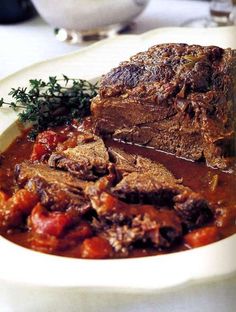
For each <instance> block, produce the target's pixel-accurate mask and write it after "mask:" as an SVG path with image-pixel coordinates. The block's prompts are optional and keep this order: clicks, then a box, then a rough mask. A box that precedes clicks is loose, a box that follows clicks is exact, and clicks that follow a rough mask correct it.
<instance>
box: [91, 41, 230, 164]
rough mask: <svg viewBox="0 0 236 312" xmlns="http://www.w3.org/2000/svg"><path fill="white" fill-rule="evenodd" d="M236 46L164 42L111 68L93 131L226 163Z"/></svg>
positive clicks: (96, 105) (104, 81)
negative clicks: (222, 47)
mask: <svg viewBox="0 0 236 312" xmlns="http://www.w3.org/2000/svg"><path fill="white" fill-rule="evenodd" d="M235 63H236V51H235V50H231V49H226V50H223V49H221V48H218V47H214V46H210V47H201V46H197V45H192V46H188V45H186V44H162V45H157V46H153V47H151V48H150V49H149V50H148V51H146V52H141V53H138V54H137V55H135V56H133V57H131V58H130V60H129V61H127V62H123V63H121V65H120V66H119V67H117V68H115V69H113V70H111V71H110V72H109V73H108V74H107V75H105V76H104V77H103V79H102V81H101V87H100V91H99V95H98V96H97V97H96V98H95V99H94V100H93V102H92V115H93V122H94V127H95V130H96V131H97V132H98V133H100V134H102V135H105V136H106V135H109V136H110V135H111V136H112V137H113V138H116V139H120V140H123V141H128V142H133V143H137V144H142V145H147V146H151V147H154V148H156V149H159V150H163V151H166V152H169V153H173V154H175V155H177V156H180V157H184V158H187V159H191V160H199V159H201V158H205V159H206V161H207V163H208V164H209V165H210V166H214V167H218V168H226V167H227V166H228V163H227V159H226V157H227V156H228V155H230V154H231V153H233V152H232V151H231V147H232V146H233V141H234V138H235V116H234V115H233V111H234V110H235V94H236V78H235V77H236V65H235Z"/></svg>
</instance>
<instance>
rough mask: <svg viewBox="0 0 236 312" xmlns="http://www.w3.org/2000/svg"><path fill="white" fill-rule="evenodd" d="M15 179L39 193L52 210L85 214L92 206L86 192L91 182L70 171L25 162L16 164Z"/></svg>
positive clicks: (43, 202)
mask: <svg viewBox="0 0 236 312" xmlns="http://www.w3.org/2000/svg"><path fill="white" fill-rule="evenodd" d="M15 179H16V182H17V184H18V185H19V186H20V187H25V188H26V189H28V190H30V191H33V192H35V193H37V194H38V195H39V197H40V201H41V203H42V204H43V205H44V206H45V207H47V208H49V209H50V210H59V211H65V210H71V211H72V210H73V211H75V212H76V213H78V214H84V213H85V212H87V211H88V209H89V207H90V203H89V200H88V199H87V198H86V196H85V194H84V189H85V187H87V186H88V184H89V183H90V182H86V181H83V180H79V179H77V178H76V177H74V176H73V175H71V174H70V173H68V172H63V171H58V170H55V169H51V168H49V167H48V166H47V165H45V164H32V163H29V162H23V163H22V164H20V165H16V168H15Z"/></svg>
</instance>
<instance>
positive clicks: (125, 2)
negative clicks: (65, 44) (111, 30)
mask: <svg viewBox="0 0 236 312" xmlns="http://www.w3.org/2000/svg"><path fill="white" fill-rule="evenodd" d="M32 2H33V3H34V5H35V7H36V9H37V10H38V12H39V13H40V15H41V16H42V17H43V18H44V19H45V20H46V21H47V22H48V23H49V24H51V25H52V26H54V27H56V28H65V29H68V30H77V31H88V30H93V29H97V28H103V27H106V26H109V25H113V24H123V25H128V24H129V23H130V21H132V20H133V19H134V18H135V17H136V16H138V15H139V14H140V13H141V12H142V11H143V10H144V9H145V7H146V5H147V3H148V2H149V0H119V1H114V0H67V1H57V0H50V1H48V0H32Z"/></svg>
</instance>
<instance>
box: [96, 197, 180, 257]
mask: <svg viewBox="0 0 236 312" xmlns="http://www.w3.org/2000/svg"><path fill="white" fill-rule="evenodd" d="M92 206H93V208H94V209H95V210H96V212H97V215H98V217H97V218H96V219H95V220H94V222H93V225H94V227H95V229H96V231H97V232H98V233H99V235H101V236H104V237H105V238H106V239H108V240H109V242H110V244H111V245H112V246H113V248H114V249H115V251H116V252H120V253H122V254H123V255H124V254H126V253H127V252H128V248H130V247H131V248H132V246H133V245H134V244H137V243H138V244H140V243H141V244H144V245H149V246H152V247H154V248H168V247H170V246H173V244H174V243H175V242H176V241H177V240H178V239H180V238H181V235H182V226H181V221H180V218H179V217H178V216H177V215H176V213H175V212H174V211H170V210H164V209H157V208H156V207H154V206H150V205H128V204H125V203H123V202H121V201H119V200H118V199H117V198H115V197H113V196H111V195H109V194H108V193H105V192H103V193H101V194H100V196H98V197H96V196H95V197H92Z"/></svg>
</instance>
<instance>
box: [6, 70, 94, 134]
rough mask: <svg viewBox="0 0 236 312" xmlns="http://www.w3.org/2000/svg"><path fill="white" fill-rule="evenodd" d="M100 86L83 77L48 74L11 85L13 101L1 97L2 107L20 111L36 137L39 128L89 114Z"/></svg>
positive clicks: (19, 115)
mask: <svg viewBox="0 0 236 312" xmlns="http://www.w3.org/2000/svg"><path fill="white" fill-rule="evenodd" d="M97 89H98V86H97V84H92V83H90V82H89V81H87V80H83V79H74V78H73V79H72V78H68V77H67V76H66V75H63V78H62V79H58V78H57V77H49V79H48V81H46V82H45V81H43V80H42V79H31V80H29V87H23V88H22V87H19V88H17V89H15V88H12V89H11V91H10V92H9V95H10V96H11V97H12V99H13V101H11V102H5V101H4V99H3V98H0V107H2V106H8V107H10V108H11V109H13V110H14V111H17V112H18V117H19V120H20V122H22V123H26V122H31V123H32V124H33V128H32V130H31V132H30V134H29V135H30V137H31V139H34V138H35V137H36V135H37V133H38V132H40V131H43V130H45V129H47V128H49V127H55V126H58V125H63V124H67V123H70V122H71V120H72V119H81V118H83V117H85V116H88V115H89V114H90V101H91V99H92V98H93V97H94V96H96V94H97Z"/></svg>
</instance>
